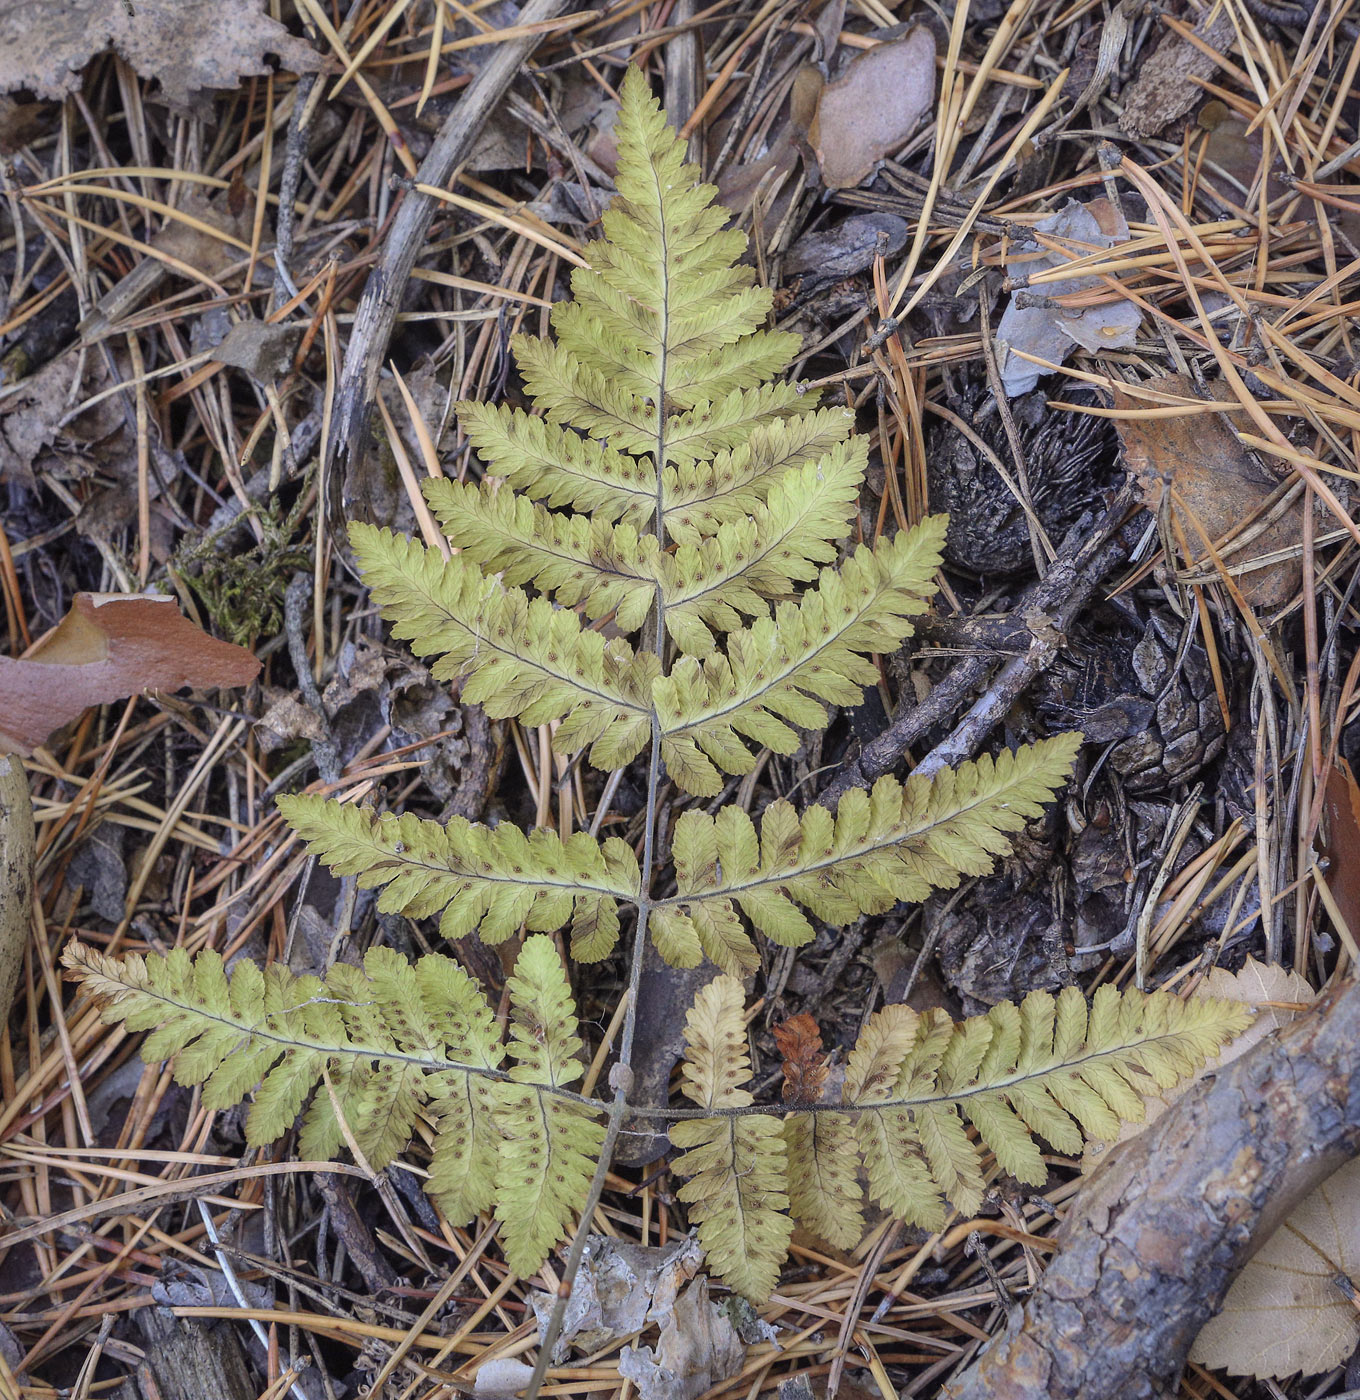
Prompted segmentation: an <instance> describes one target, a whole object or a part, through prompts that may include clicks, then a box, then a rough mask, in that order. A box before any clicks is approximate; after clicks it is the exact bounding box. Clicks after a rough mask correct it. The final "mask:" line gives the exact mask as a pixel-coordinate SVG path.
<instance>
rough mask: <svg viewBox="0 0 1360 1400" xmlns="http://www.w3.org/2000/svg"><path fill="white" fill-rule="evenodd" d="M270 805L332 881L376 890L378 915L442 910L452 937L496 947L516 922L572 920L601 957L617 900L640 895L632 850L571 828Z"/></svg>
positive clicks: (318, 803) (533, 924) (297, 802)
mask: <svg viewBox="0 0 1360 1400" xmlns="http://www.w3.org/2000/svg"><path fill="white" fill-rule="evenodd" d="M278 805H279V810H280V811H281V812H282V813H283V815H284V817H285V818H286V819H287V821H288V824H289V825H290V826H291V827H292V828H293V830H294V831H296V832H297V833H298V835H299V836H301V837H302V839H303V840H304V841H305V842H306V843H307V846H308V848H309V849H310V850H311V851H312V852H313V853H314V854H315V855H317V856H319V857H320V858H321V859H322V860H323V861H324V862H325V863H326V865H328V866H329V867H330V868H331V869H332V870H334V871H335V873H336V874H337V875H355V876H358V879H359V884H360V886H361V887H362V888H364V889H375V888H381V889H382V894H381V895H380V896H379V897H378V908H379V909H380V910H382V911H383V912H385V913H401V914H405V915H406V916H407V917H408V918H412V919H424V918H429V917H430V916H432V915H434V914H441V915H442V917H441V919H440V932H441V933H442V934H443V936H444V937H445V938H447V939H449V940H450V941H452V940H454V939H457V938H462V937H464V936H465V935H466V934H469V933H472V932H473V931H474V930H475V931H476V932H478V933H479V934H480V935H481V937H482V938H483V939H484V940H485V941H486V942H488V943H500V942H502V941H504V940H505V939H507V938H510V937H512V936H513V935H514V934H516V933H518V932H519V929H520V927H521V925H524V924H527V926H528V927H529V928H530V929H534V930H540V931H543V932H553V931H555V930H557V929H560V928H563V927H565V926H566V925H567V924H568V923H569V922H570V923H572V925H573V934H574V935H575V936H578V937H580V938H581V939H582V941H583V943H584V942H585V939H586V936H587V935H589V937H590V948H591V950H592V951H593V952H594V954H595V957H596V958H601V957H604V956H605V954H606V953H608V952H609V949H610V948H611V947H612V946H613V941H612V939H608V940H606V939H604V938H602V937H600V934H601V932H602V931H603V930H605V929H612V932H613V933H614V934H615V935H616V934H617V932H618V918H617V904H618V902H619V901H626V900H632V899H635V898H636V897H637V894H638V892H639V890H640V889H641V873H640V872H639V870H638V865H637V859H636V857H635V856H634V855H633V849H632V847H631V846H629V845H628V844H627V842H625V841H621V840H620V839H619V838H618V837H609V838H607V839H606V840H605V841H603V842H598V841H596V840H595V838H594V837H591V836H589V835H587V834H586V833H585V832H576V833H574V834H573V835H572V836H571V837H569V838H568V839H567V840H566V841H563V840H562V839H561V838H560V837H559V836H558V835H557V834H556V832H552V831H545V830H535V831H531V832H528V833H527V834H526V833H525V832H523V831H521V830H520V829H519V828H518V827H517V826H515V825H513V824H512V823H510V822H502V823H501V824H500V825H499V826H495V827H490V826H483V825H481V824H479V823H476V822H469V821H467V820H465V819H464V818H463V817H458V816H454V817H450V818H449V821H448V823H447V824H446V825H441V824H440V823H439V822H434V821H424V820H421V819H420V818H418V817H415V816H412V815H410V814H409V813H408V814H406V815H404V816H400V817H398V816H393V815H390V814H382V815H379V814H378V813H377V812H374V811H373V810H372V809H371V808H367V807H357V806H354V805H351V804H348V803H340V802H335V801H327V800H326V799H324V798H320V797H311V796H300V797H280V798H279V799H278ZM606 903H607V904H608V906H609V909H610V910H611V911H613V912H614V914H615V917H614V919H613V920H612V923H611V922H610V921H609V919H608V916H607V915H606V913H605V910H604V906H605V904H606ZM578 923H579V925H580V929H579V930H578V928H577V925H578Z"/></svg>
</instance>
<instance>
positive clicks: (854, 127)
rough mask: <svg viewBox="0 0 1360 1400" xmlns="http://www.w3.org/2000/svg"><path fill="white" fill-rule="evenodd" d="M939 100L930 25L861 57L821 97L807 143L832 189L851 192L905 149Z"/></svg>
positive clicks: (824, 181)
mask: <svg viewBox="0 0 1360 1400" xmlns="http://www.w3.org/2000/svg"><path fill="white" fill-rule="evenodd" d="M934 101H935V36H934V34H932V33H931V31H930V30H929V29H927V28H926V27H925V26H920V27H918V28H916V29H912V30H909V31H908V32H907V33H906V34H904V35H903V36H902V37H901V38H900V39H894V40H892V41H890V42H889V43H886V44H876V45H875V46H874V47H873V48H871V49H865V50H864V51H863V52H862V53H859V54H857V55H856V56H855V57H854V58H852V59H851V60H850V62H849V63H848V64H846V66H845V71H844V72H843V73H842V74H841V75H840V76H839V77H838V78H836V79H835V80H834V81H833V82H829V83H826V84H825V85H824V86H823V87H822V89H821V91H820V92H819V93H818V94H817V98H816V108H815V111H814V112H813V115H812V118H811V121H810V122H809V124H808V127H807V142H808V145H809V146H810V147H811V148H812V151H813V153H814V154H815V155H816V157H817V165H818V167H819V168H820V170H821V172H822V182H823V183H824V184H825V185H826V187H827V189H829V190H844V189H850V188H851V187H852V186H854V185H858V184H859V182H860V181H861V180H863V179H865V178H866V177H867V176H868V175H870V174H871V173H872V171H873V168H874V166H875V165H876V164H877V163H878V162H879V161H880V160H882V159H883V157H884V156H887V155H891V154H892V152H893V151H895V150H897V149H898V147H900V146H902V145H905V143H906V141H907V138H908V137H909V136H910V135H911V134H912V132H913V131H915V130H916V127H917V125H918V123H919V122H920V120H921V118H922V117H924V116H925V114H926V113H927V112H928V111H929V110H930V108H931V105H932V104H933V103H934Z"/></svg>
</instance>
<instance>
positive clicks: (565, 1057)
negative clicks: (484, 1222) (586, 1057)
mask: <svg viewBox="0 0 1360 1400" xmlns="http://www.w3.org/2000/svg"><path fill="white" fill-rule="evenodd" d="M506 986H507V990H508V991H509V994H510V1056H511V1058H512V1059H513V1060H514V1061H515V1064H514V1066H513V1068H512V1069H511V1070H510V1078H511V1079H512V1080H513V1081H514V1084H513V1085H509V1086H505V1087H503V1088H502V1089H501V1091H500V1094H499V1095H498V1098H499V1102H498V1105H497V1121H498V1123H499V1125H500V1129H501V1133H502V1142H501V1144H500V1162H499V1166H498V1174H499V1178H500V1181H499V1189H498V1199H497V1202H496V1218H497V1219H498V1220H499V1221H500V1222H501V1233H500V1238H501V1243H502V1246H503V1247H504V1250H505V1258H506V1262H507V1263H508V1264H509V1265H510V1267H511V1268H512V1269H513V1270H514V1271H515V1272H516V1273H517V1274H520V1275H522V1276H526V1277H527V1276H528V1275H531V1274H534V1273H537V1272H538V1270H539V1269H540V1268H542V1266H543V1263H544V1261H545V1260H546V1259H547V1257H548V1254H549V1252H550V1251H551V1250H552V1248H553V1247H554V1246H555V1245H556V1244H557V1243H558V1242H559V1241H560V1240H561V1239H562V1238H563V1237H564V1236H565V1234H566V1232H567V1228H568V1225H569V1223H570V1221H571V1219H572V1217H573V1216H574V1215H575V1213H576V1212H577V1211H578V1210H580V1208H581V1205H582V1203H583V1202H584V1201H585V1198H586V1192H587V1191H588V1189H589V1187H590V1179H591V1176H592V1175H593V1174H594V1171H595V1161H596V1159H597V1158H598V1156H599V1153H600V1147H601V1145H602V1143H603V1142H604V1127H603V1125H602V1124H601V1123H600V1122H599V1121H598V1120H597V1119H596V1118H595V1117H594V1116H593V1115H592V1114H591V1112H590V1110H589V1109H587V1108H585V1107H583V1106H582V1105H580V1104H577V1103H574V1102H572V1101H571V1100H569V1099H564V1098H560V1097H557V1096H554V1095H550V1094H545V1093H543V1092H541V1090H542V1089H543V1088H545V1087H546V1088H553V1089H562V1088H566V1087H568V1086H570V1085H571V1084H574V1083H575V1082H576V1081H577V1080H578V1079H579V1078H580V1077H581V1074H582V1073H583V1066H582V1064H581V1061H580V1060H579V1058H578V1055H579V1053H580V1050H581V1038H580V1036H579V1035H578V1034H577V1024H576V1006H575V1003H574V1002H573V1001H572V996H571V988H570V987H569V986H568V984H567V977H566V973H565V972H564V971H563V969H562V961H561V958H560V957H559V956H558V953H557V949H556V948H555V947H554V946H553V942H552V939H550V938H546V937H544V936H543V935H541V934H538V935H535V936H534V937H532V938H529V939H526V940H525V943H524V947H523V949H522V950H521V952H520V955H519V957H518V959H517V960H516V962H515V973H514V976H513V977H511V978H510V980H509V982H508V983H507V984H506Z"/></svg>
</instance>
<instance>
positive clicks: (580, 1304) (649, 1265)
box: [529, 1235, 704, 1365]
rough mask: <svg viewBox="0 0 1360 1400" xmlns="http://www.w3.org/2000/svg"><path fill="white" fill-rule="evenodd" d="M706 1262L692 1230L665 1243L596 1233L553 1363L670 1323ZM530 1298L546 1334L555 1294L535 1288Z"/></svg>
mask: <svg viewBox="0 0 1360 1400" xmlns="http://www.w3.org/2000/svg"><path fill="white" fill-rule="evenodd" d="M703 1262H704V1252H703V1250H702V1249H700V1248H699V1242H698V1241H697V1240H696V1239H695V1238H694V1237H693V1236H692V1235H686V1236H685V1237H684V1238H683V1239H681V1240H678V1241H677V1242H675V1243H674V1244H668V1245H661V1246H653V1245H641V1244H633V1243H632V1242H631V1241H628V1240H615V1239H606V1238H605V1237H604V1236H602V1235H592V1236H591V1237H590V1238H589V1239H588V1240H587V1241H586V1250H585V1254H584V1255H583V1256H582V1258H581V1268H580V1271H579V1272H578V1273H577V1275H576V1281H575V1282H574V1283H573V1284H572V1288H571V1299H570V1301H569V1302H568V1303H567V1310H566V1315H565V1316H564V1317H563V1319H562V1331H561V1333H560V1335H559V1336H558V1338H557V1345H556V1346H555V1347H554V1349H553V1360H554V1362H556V1363H557V1364H559V1365H561V1364H562V1363H563V1362H564V1361H565V1360H566V1359H567V1353H568V1349H569V1348H570V1349H571V1350H573V1351H577V1352H582V1353H588V1352H596V1351H599V1350H600V1349H601V1348H602V1347H607V1346H608V1345H609V1344H610V1343H611V1342H616V1341H618V1340H619V1339H620V1338H621V1337H631V1336H634V1335H635V1334H637V1333H638V1332H641V1331H642V1330H643V1329H644V1328H645V1327H646V1326H648V1324H649V1323H655V1324H656V1325H657V1326H658V1327H662V1328H665V1327H666V1326H668V1325H669V1324H670V1321H671V1318H672V1314H673V1312H674V1310H675V1299H676V1296H677V1295H678V1294H679V1292H680V1290H681V1289H682V1288H683V1287H684V1286H685V1284H687V1283H688V1282H689V1281H690V1279H692V1278H693V1277H694V1275H695V1274H697V1273H698V1272H699V1269H700V1268H701V1267H702V1266H703ZM529 1301H530V1302H531V1303H532V1304H533V1309H534V1315H535V1317H536V1318H537V1319H538V1330H539V1336H540V1337H542V1336H543V1335H545V1334H546V1332H547V1327H548V1318H549V1316H550V1315H551V1313H552V1310H553V1306H554V1304H555V1303H556V1301H557V1299H556V1297H555V1296H554V1295H553V1294H551V1293H543V1292H539V1291H537V1290H536V1291H534V1292H532V1293H530V1295H529Z"/></svg>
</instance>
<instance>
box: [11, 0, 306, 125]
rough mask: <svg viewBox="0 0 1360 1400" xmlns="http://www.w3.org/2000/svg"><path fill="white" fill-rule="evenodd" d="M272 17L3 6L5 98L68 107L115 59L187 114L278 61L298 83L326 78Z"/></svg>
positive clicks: (221, 6) (175, 0)
mask: <svg viewBox="0 0 1360 1400" xmlns="http://www.w3.org/2000/svg"><path fill="white" fill-rule="evenodd" d="M264 8H265V7H264V0H134V3H131V4H129V3H127V0H0V92H9V91H12V90H13V89H15V88H26V89H27V90H28V91H29V92H31V93H33V94H34V96H35V97H48V98H56V99H60V98H62V97H65V96H66V95H67V94H68V93H71V92H75V91H76V89H77V88H79V86H80V73H81V70H82V69H83V68H84V67H85V65H86V64H87V63H88V62H89V61H90V60H91V59H92V58H93V57H94V56H95V55H96V54H99V53H103V52H104V50H106V49H114V50H116V51H117V52H118V53H119V54H120V55H121V56H122V57H123V58H124V59H126V60H127V62H128V63H130V64H131V65H132V66H133V67H134V68H135V69H136V70H137V72H138V73H140V74H141V75H142V77H144V78H158V79H159V80H160V85H161V96H162V97H163V98H164V100H165V101H166V102H167V103H169V104H170V106H172V107H178V108H180V109H188V108H191V107H192V106H193V105H194V102H195V100H196V99H197V98H199V97H200V96H201V94H202V93H203V92H204V91H206V90H210V89H213V88H234V87H236V86H237V84H238V83H239V82H240V80H241V79H242V78H244V77H253V76H261V75H263V74H265V73H268V72H269V71H270V69H269V66H268V64H267V63H266V62H265V59H266V56H267V55H270V54H273V55H275V56H277V58H278V59H279V62H280V63H281V64H282V65H283V66H284V67H285V68H287V69H289V70H290V71H291V72H294V73H306V72H312V71H314V70H316V69H317V68H319V67H320V66H321V60H320V58H319V56H318V55H317V53H316V52H315V50H314V49H312V47H311V46H310V45H309V44H307V43H305V42H304V41H303V40H301V39H298V38H295V37H294V36H293V35H291V34H290V33H289V32H288V30H287V29H286V28H285V27H284V26H283V25H282V24H280V23H279V22H278V21H277V20H275V19H271V18H270V17H269V15H267V14H266V13H265V12H264Z"/></svg>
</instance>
